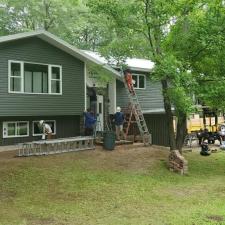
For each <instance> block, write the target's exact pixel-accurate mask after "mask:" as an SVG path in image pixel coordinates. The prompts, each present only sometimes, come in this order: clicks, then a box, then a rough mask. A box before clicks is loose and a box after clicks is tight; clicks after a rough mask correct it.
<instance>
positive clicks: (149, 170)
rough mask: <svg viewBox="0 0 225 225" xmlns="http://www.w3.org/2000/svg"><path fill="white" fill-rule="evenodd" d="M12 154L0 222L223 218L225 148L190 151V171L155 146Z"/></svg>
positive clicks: (129, 224) (157, 222)
mask: <svg viewBox="0 0 225 225" xmlns="http://www.w3.org/2000/svg"><path fill="white" fill-rule="evenodd" d="M14 154H15V152H4V153H0V225H42V224H43V225H66V224H68V225H73V224H82V225H95V224H99V225H100V224H101V225H120V224H121V225H208V224H218V225H220V224H225V152H219V153H214V154H213V155H211V156H209V157H202V156H200V155H199V154H198V153H186V154H185V157H186V158H187V159H188V161H189V167H190V170H189V175H188V176H180V175H178V174H174V173H171V172H169V171H168V170H167V168H166V160H167V157H168V152H167V150H163V149H157V148H154V147H151V148H137V149H126V150H125V149H122V148H121V149H119V150H115V151H112V152H110V151H103V150H100V149H97V150H95V151H85V152H76V153H68V154H62V155H55V156H43V157H29V158H16V157H14Z"/></svg>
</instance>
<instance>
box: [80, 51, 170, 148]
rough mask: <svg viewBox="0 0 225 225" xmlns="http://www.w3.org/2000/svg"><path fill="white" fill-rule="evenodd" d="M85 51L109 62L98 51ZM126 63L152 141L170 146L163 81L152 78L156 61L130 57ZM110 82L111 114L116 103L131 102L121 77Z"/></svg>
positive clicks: (113, 64)
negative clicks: (155, 80)
mask: <svg viewBox="0 0 225 225" xmlns="http://www.w3.org/2000/svg"><path fill="white" fill-rule="evenodd" d="M84 52H85V53H86V54H88V55H89V56H91V57H93V58H95V59H96V60H98V61H100V62H102V63H107V61H106V60H105V59H104V58H103V57H102V56H100V55H99V54H98V53H96V52H92V51H84ZM125 64H126V65H127V66H128V68H129V69H131V70H132V77H133V79H134V80H135V84H134V88H135V90H136V93H137V96H138V99H139V102H140V104H141V108H142V111H143V113H144V116H145V120H146V123H147V126H148V128H149V131H150V133H151V134H152V143H153V144H156V145H164V146H169V138H168V133H167V132H168V129H167V123H166V114H165V110H164V103H163V96H162V87H161V83H160V82H154V81H152V80H151V79H150V76H151V72H152V70H153V68H154V63H153V62H151V61H150V60H146V59H137V58H128V59H127V60H126V62H125ZM111 66H112V67H113V68H114V69H116V70H119V69H120V68H118V67H117V65H116V64H115V63H114V62H113V61H112V63H111ZM110 84H111V85H110V88H111V91H110V92H109V93H110V96H111V95H113V96H111V99H114V101H115V103H113V104H112V105H111V107H110V110H109V113H110V114H111V113H114V110H115V105H117V106H120V107H122V108H126V107H127V106H128V103H129V98H128V96H127V92H126V90H125V88H124V84H123V81H122V80H121V79H117V78H116V77H114V78H113V79H112V81H111V82H110Z"/></svg>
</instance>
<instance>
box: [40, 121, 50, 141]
mask: <svg viewBox="0 0 225 225" xmlns="http://www.w3.org/2000/svg"><path fill="white" fill-rule="evenodd" d="M39 125H40V127H41V128H42V129H43V135H42V139H45V137H46V136H47V139H51V138H52V128H51V126H50V125H49V124H47V123H45V122H44V120H40V121H39Z"/></svg>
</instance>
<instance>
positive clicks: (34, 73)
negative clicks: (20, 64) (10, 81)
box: [24, 63, 48, 93]
mask: <svg viewBox="0 0 225 225" xmlns="http://www.w3.org/2000/svg"><path fill="white" fill-rule="evenodd" d="M24 92H25V93H48V66H47V65H39V64H31V63H24Z"/></svg>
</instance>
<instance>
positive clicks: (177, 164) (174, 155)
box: [169, 150, 188, 175]
mask: <svg viewBox="0 0 225 225" xmlns="http://www.w3.org/2000/svg"><path fill="white" fill-rule="evenodd" d="M169 169H170V171H173V172H178V173H180V174H181V175H184V174H187V172H188V162H187V160H185V158H184V157H183V156H182V155H181V154H180V152H179V151H178V150H173V151H171V152H170V154H169Z"/></svg>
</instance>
